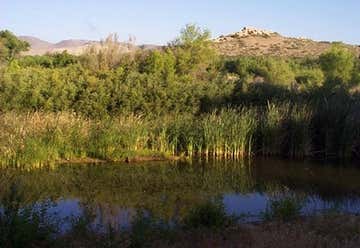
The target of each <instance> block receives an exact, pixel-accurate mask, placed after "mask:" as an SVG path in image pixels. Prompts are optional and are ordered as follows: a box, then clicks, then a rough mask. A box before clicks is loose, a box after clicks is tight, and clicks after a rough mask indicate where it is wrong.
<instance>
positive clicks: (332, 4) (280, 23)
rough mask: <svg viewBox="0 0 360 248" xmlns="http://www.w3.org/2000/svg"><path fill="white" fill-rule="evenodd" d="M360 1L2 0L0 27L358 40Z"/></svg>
mask: <svg viewBox="0 0 360 248" xmlns="http://www.w3.org/2000/svg"><path fill="white" fill-rule="evenodd" d="M359 12H360V0H262V1H261V0H223V1H221V0H207V1H206V0H118V1H116V0H62V1H60V0H0V29H9V30H11V31H13V32H14V33H15V34H17V35H33V36H36V37H38V38H41V39H44V40H48V41H52V42H56V41H60V40H63V39H70V38H82V39H95V40H98V39H100V38H104V37H106V36H107V34H109V33H112V32H116V33H118V34H119V36H120V39H122V40H126V39H127V38H128V36H129V34H131V35H134V36H135V37H136V38H137V43H154V44H164V43H166V42H168V41H170V40H172V39H173V38H174V37H175V36H176V35H177V34H178V33H179V30H180V29H181V27H183V26H184V25H185V24H187V23H196V24H198V25H200V26H202V27H207V28H209V29H210V30H211V31H212V34H213V36H214V37H215V36H218V35H219V34H228V33H232V32H236V31H238V30H240V29H241V28H242V27H243V26H255V27H259V28H264V29H270V30H273V31H277V32H279V33H281V34H284V35H288V36H296V37H299V36H301V37H309V38H313V39H316V40H329V41H340V40H341V41H344V42H348V43H355V44H360V28H359V27H360V14H359Z"/></svg>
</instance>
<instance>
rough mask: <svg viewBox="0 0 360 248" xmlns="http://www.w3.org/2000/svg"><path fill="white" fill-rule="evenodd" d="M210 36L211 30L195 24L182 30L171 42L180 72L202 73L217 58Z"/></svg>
mask: <svg viewBox="0 0 360 248" xmlns="http://www.w3.org/2000/svg"><path fill="white" fill-rule="evenodd" d="M210 38H211V33H210V31H209V30H207V29H201V28H199V27H197V26H196V25H194V24H188V25H186V26H185V28H183V29H182V30H181V32H180V36H179V37H178V38H176V39H175V40H174V41H173V42H171V43H170V44H169V45H170V47H171V48H172V49H173V51H174V55H175V57H176V61H177V72H178V73H180V74H190V73H193V74H194V73H195V74H202V73H203V72H205V71H206V70H207V69H208V68H209V66H210V64H211V63H212V62H213V60H214V58H215V50H214V49H213V48H212V46H211V40H210Z"/></svg>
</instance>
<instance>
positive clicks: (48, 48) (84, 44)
mask: <svg viewBox="0 0 360 248" xmlns="http://www.w3.org/2000/svg"><path fill="white" fill-rule="evenodd" d="M19 39H20V40H23V41H27V42H28V43H29V44H30V50H29V51H27V52H25V53H23V55H43V54H46V53H57V52H63V51H65V50H66V51H67V52H69V53H71V54H75V55H79V54H81V53H83V52H84V51H85V50H86V49H87V48H88V47H89V46H95V47H100V44H101V42H100V41H91V40H77V39H70V40H63V41H60V42H58V43H50V42H47V41H44V40H41V39H38V38H36V37H32V36H19ZM119 44H120V45H121V49H122V51H123V52H124V53H127V52H132V51H136V50H137V49H143V50H148V49H156V48H158V47H159V46H156V45H140V46H135V45H133V44H131V43H126V42H120V43H119Z"/></svg>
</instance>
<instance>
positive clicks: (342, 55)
mask: <svg viewBox="0 0 360 248" xmlns="http://www.w3.org/2000/svg"><path fill="white" fill-rule="evenodd" d="M319 62H320V65H321V69H322V70H323V71H324V74H325V77H326V83H327V85H330V86H335V85H343V86H347V85H348V84H349V83H350V80H351V78H352V76H353V70H354V65H355V56H354V54H353V53H352V52H351V51H349V49H347V48H345V47H344V46H342V45H341V44H334V45H333V46H332V47H331V49H330V50H329V51H327V52H325V53H324V54H322V55H321V56H320V58H319Z"/></svg>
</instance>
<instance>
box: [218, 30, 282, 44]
mask: <svg viewBox="0 0 360 248" xmlns="http://www.w3.org/2000/svg"><path fill="white" fill-rule="evenodd" d="M275 35H278V34H277V33H275V32H272V31H268V30H263V29H257V28H253V27H244V28H243V29H242V30H241V31H240V32H236V33H233V34H230V35H226V36H224V35H222V36H220V37H219V38H217V39H215V40H214V41H215V42H223V41H230V40H234V39H241V38H246V37H249V36H260V37H265V38H266V37H271V36H275Z"/></svg>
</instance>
